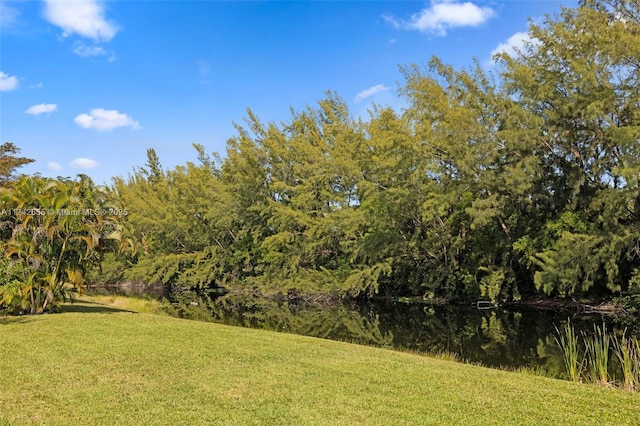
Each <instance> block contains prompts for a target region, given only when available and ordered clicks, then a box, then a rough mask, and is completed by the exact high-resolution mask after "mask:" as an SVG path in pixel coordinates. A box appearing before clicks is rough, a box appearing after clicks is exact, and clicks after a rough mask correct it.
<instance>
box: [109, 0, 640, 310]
mask: <svg viewBox="0 0 640 426" xmlns="http://www.w3.org/2000/svg"><path fill="white" fill-rule="evenodd" d="M529 35H530V37H531V40H532V41H531V42H529V43H527V45H526V47H525V48H524V49H523V50H522V51H520V52H519V53H518V54H517V55H515V56H514V57H510V56H508V55H506V54H502V55H498V57H496V60H497V62H498V67H499V68H498V70H499V73H498V75H497V77H496V76H493V75H488V74H487V73H486V72H484V71H483V70H482V68H481V67H480V66H476V67H475V68H474V69H471V70H455V69H453V68H451V67H449V66H447V65H445V64H443V63H441V62H440V61H439V60H438V59H436V58H434V59H432V60H431V61H430V62H429V64H428V65H427V66H425V67H419V66H410V67H406V68H404V69H403V73H404V76H405V83H404V85H403V87H402V88H401V93H402V95H403V96H404V97H405V99H406V103H407V107H406V109H405V110H403V111H402V112H397V111H394V110H393V109H391V108H384V107H377V106H374V107H373V109H372V111H371V113H370V118H369V119H368V120H366V121H363V120H361V119H354V118H353V117H352V116H351V115H350V114H349V111H348V109H347V105H346V104H345V102H344V101H342V100H341V99H340V98H339V97H338V96H337V95H335V94H333V93H327V96H326V98H325V99H323V100H321V101H320V102H318V105H317V106H316V107H308V108H307V109H305V110H303V111H297V112H293V113H292V116H291V119H290V120H289V121H288V122H287V123H283V124H280V125H278V124H276V123H263V122H261V121H260V120H259V119H258V118H257V117H256V116H255V115H254V114H253V113H252V112H251V111H249V112H248V117H247V118H246V120H245V121H246V124H245V125H244V126H237V136H235V137H234V138H232V139H230V140H229V141H228V144H227V155H226V157H225V159H224V160H219V159H218V158H213V159H212V158H210V157H208V156H207V155H206V154H205V153H204V150H203V148H202V147H201V146H196V149H197V152H198V158H199V160H200V161H199V163H198V164H191V163H190V164H187V165H186V166H181V167H177V168H176V169H174V170H168V171H167V170H164V169H163V168H162V167H161V165H160V162H159V160H158V158H157V156H156V154H155V152H154V151H153V150H150V151H149V161H148V163H147V166H146V167H144V168H141V169H139V170H137V171H134V173H133V174H132V175H131V176H129V177H128V179H118V180H117V181H116V182H115V190H116V191H117V193H118V194H119V196H120V197H121V199H122V202H123V203H124V205H126V206H127V207H128V208H129V209H130V211H131V215H130V216H129V220H130V224H131V225H132V227H133V229H135V230H136V232H137V238H138V240H139V241H140V244H141V246H142V250H140V252H139V253H140V254H139V255H138V257H136V258H135V259H129V260H128V261H129V262H131V264H132V267H131V268H120V269H119V268H114V270H119V271H121V274H120V275H119V276H118V278H119V279H131V280H142V281H146V282H163V283H171V284H174V285H177V286H184V287H195V288H200V289H207V288H211V287H219V286H222V287H226V288H247V287H253V288H255V287H257V288H260V289H263V290H268V291H280V292H294V293H295V292H296V291H299V292H307V293H308V292H323V293H333V294H341V295H351V296H356V295H372V294H375V293H379V292H382V293H385V294H390V293H392V294H410V295H433V296H444V297H448V298H458V299H462V298H472V297H473V298H475V297H480V296H484V297H487V298H490V299H494V300H495V299H519V298H520V297H522V295H523V294H529V295H530V294H540V293H544V294H547V295H552V296H561V297H562V296H567V295H580V294H590V295H597V296H602V295H605V294H611V293H619V292H623V291H628V290H631V289H634V288H637V287H638V284H640V269H639V267H640V227H639V225H640V193H639V186H638V185H639V179H638V177H639V172H640V144H639V140H640V127H639V125H640V94H639V90H640V89H639V87H640V85H639V84H638V83H639V81H638V80H639V78H640V10H639V6H638V4H637V2H632V1H624V0H621V1H617V0H615V1H610V2H601V1H585V2H584V3H583V4H582V5H581V6H580V7H578V8H576V9H563V11H562V13H561V14H560V15H559V16H556V17H547V20H546V21H545V22H544V24H542V25H533V24H532V25H531V28H530V30H529Z"/></svg>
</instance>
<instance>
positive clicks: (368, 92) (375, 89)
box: [355, 84, 391, 102]
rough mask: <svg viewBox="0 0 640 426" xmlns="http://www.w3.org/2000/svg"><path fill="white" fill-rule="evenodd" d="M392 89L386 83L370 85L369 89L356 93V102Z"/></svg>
mask: <svg viewBox="0 0 640 426" xmlns="http://www.w3.org/2000/svg"><path fill="white" fill-rule="evenodd" d="M389 89H391V88H390V87H387V86H385V85H384V84H376V85H375V86H372V87H369V88H368V89H365V90H363V91H362V92H360V93H358V94H357V95H356V99H355V102H362V101H363V100H365V99H367V98H370V97H371V96H373V95H375V94H376V93H379V92H383V91H385V90H389Z"/></svg>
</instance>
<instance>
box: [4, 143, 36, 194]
mask: <svg viewBox="0 0 640 426" xmlns="http://www.w3.org/2000/svg"><path fill="white" fill-rule="evenodd" d="M19 153H20V148H18V147H17V146H15V145H14V144H13V143H11V142H5V143H3V144H2V145H0V187H2V186H6V185H7V184H8V182H10V181H11V180H12V179H14V178H15V177H16V176H15V172H16V169H18V168H20V167H22V166H24V165H25V164H29V163H33V161H34V160H32V159H30V158H26V157H16V155H17V154H19Z"/></svg>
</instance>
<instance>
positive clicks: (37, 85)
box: [29, 82, 43, 90]
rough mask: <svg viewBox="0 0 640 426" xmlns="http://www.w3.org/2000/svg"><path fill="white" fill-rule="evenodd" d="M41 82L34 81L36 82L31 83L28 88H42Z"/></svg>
mask: <svg viewBox="0 0 640 426" xmlns="http://www.w3.org/2000/svg"><path fill="white" fill-rule="evenodd" d="M42 86H43V85H42V83H41V82H40V83H36V84H32V85H31V86H29V89H31V90H35V89H42Z"/></svg>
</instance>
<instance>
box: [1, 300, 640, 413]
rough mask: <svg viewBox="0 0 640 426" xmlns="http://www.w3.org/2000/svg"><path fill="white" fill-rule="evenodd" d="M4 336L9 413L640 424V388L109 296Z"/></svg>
mask: <svg viewBox="0 0 640 426" xmlns="http://www.w3.org/2000/svg"><path fill="white" fill-rule="evenodd" d="M125 308H127V309H129V308H130V307H125ZM0 344H1V347H2V357H0V425H3V424H10V425H22V424H38V423H41V424H65V425H66V424H82V425H84V424H136V425H137V424H166V425H177V424H184V425H193V424H225V425H227V424H242V425H245V424H270V425H271V424H483V425H484V424H521V425H524V424H531V425H541V424H554V425H556V424H572V425H576V424H585V425H586V424H594V425H596V424H597V425H602V424H617V425H619V424H638V423H639V422H640V395H639V394H634V393H629V392H623V391H619V390H615V389H609V388H603V387H596V386H589V385H581V384H576V383H571V382H566V381H560V380H553V379H548V378H544V377H536V376H532V375H527V374H520V373H510V372H504V371H497V370H491V369H485V368H481V367H476V366H472V365H464V364H459V363H455V362H450V361H444V360H437V359H432V358H427V357H422V356H418V355H413V354H407V353H400V352H394V351H389V350H384V349H377V348H371V347H364V346H357V345H352V344H347V343H341V342H334V341H327V340H319V339H314V338H309V337H304V336H297V335H288V334H280V333H274V332H267V331H261V330H252V329H243V328H234V327H228V326H223V325H217V324H211V323H202V322H195V321H186V320H180V319H175V318H170V317H166V316H160V315H152V314H143V313H132V312H127V311H123V310H122V308H117V307H113V306H106V305H102V304H98V303H96V302H95V301H94V302H93V303H83V304H76V305H74V306H73V307H71V309H70V312H66V313H62V314H56V315H45V316H39V317H19V318H0Z"/></svg>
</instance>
